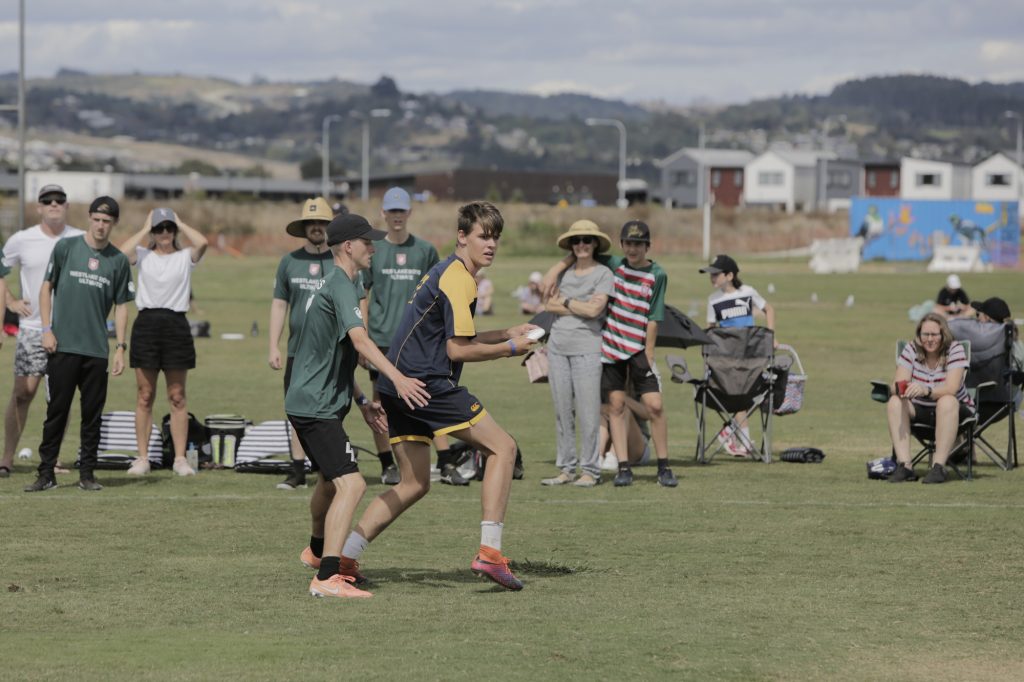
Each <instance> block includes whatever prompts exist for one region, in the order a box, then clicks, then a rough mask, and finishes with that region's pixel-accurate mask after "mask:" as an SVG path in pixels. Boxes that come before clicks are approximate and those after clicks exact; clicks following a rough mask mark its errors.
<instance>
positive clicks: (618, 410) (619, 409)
mask: <svg viewBox="0 0 1024 682" xmlns="http://www.w3.org/2000/svg"><path fill="white" fill-rule="evenodd" d="M606 405H607V407H608V416H610V417H613V418H618V417H621V416H622V415H623V413H624V412H625V411H626V401H625V400H623V399H622V398H620V397H617V396H616V397H611V396H609V398H608V402H607V403H606Z"/></svg>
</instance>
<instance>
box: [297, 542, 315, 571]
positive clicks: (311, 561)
mask: <svg viewBox="0 0 1024 682" xmlns="http://www.w3.org/2000/svg"><path fill="white" fill-rule="evenodd" d="M299 561H301V562H302V565H303V566H305V567H306V568H312V569H313V570H314V571H315V570H317V569H318V568H320V558H319V557H317V556H316V555H315V554H313V550H311V549H310V548H309V547H306V549H304V550H302V554H300V555H299Z"/></svg>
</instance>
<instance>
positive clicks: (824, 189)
mask: <svg viewBox="0 0 1024 682" xmlns="http://www.w3.org/2000/svg"><path fill="white" fill-rule="evenodd" d="M832 121H839V122H840V123H843V124H845V123H846V114H839V115H838V116H826V117H825V120H824V121H822V122H821V151H822V154H821V174H822V175H823V176H824V177H823V178H822V179H821V202H820V204H819V207H820V209H821V210H822V211H828V157H827V156H825V154H826V152H827V151H828V150H826V149H825V142H826V141H827V140H828V128H829V123H831V122H832Z"/></svg>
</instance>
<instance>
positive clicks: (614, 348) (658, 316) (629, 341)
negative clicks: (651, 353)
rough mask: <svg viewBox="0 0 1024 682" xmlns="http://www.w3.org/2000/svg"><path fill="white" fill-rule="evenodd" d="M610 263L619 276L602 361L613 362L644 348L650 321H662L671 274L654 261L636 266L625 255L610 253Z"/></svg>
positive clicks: (610, 303)
mask: <svg viewBox="0 0 1024 682" xmlns="http://www.w3.org/2000/svg"><path fill="white" fill-rule="evenodd" d="M599 260H601V261H602V262H604V260H603V259H599ZM606 264H607V265H608V267H610V268H611V269H612V273H613V274H614V276H615V288H614V290H613V292H612V295H611V297H610V300H609V303H608V316H607V317H606V318H605V322H604V329H603V330H602V332H601V362H603V363H605V364H607V365H610V364H613V363H616V362H619V361H620V360H628V359H629V358H631V357H633V356H634V355H636V354H637V353H640V352H643V350H644V348H645V342H646V340H647V323H648V322H660V321H661V320H662V319H663V318H664V315H665V289H666V288H667V285H668V275H666V274H665V271H664V270H662V269H661V266H660V265H658V264H657V263H655V262H654V261H651V263H650V265H647V266H646V267H643V268H632V267H630V266H629V264H628V263H627V262H626V259H624V258H622V257H621V256H610V257H608V261H607V262H606Z"/></svg>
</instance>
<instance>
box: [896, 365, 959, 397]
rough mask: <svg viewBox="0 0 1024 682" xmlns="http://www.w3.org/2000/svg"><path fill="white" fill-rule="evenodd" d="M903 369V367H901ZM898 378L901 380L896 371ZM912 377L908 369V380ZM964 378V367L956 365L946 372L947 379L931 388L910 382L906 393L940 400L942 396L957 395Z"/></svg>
mask: <svg viewBox="0 0 1024 682" xmlns="http://www.w3.org/2000/svg"><path fill="white" fill-rule="evenodd" d="M901 369H903V368H901ZM896 379H897V381H898V380H899V371H898V370H897V372H896ZM909 379H910V372H909V370H907V377H906V380H909ZM963 380H964V368H963V367H955V368H953V369H951V370H949V371H948V372H947V373H946V380H945V381H944V382H942V383H941V384H939V385H938V386H935V387H934V388H929V387H927V386H925V385H924V384H910V385H909V386H907V392H906V393H904V394H903V395H904V397H906V398H924V399H926V400H938V399H939V398H941V397H942V396H945V395H952V396H955V395H956V394H957V392H958V391H959V390H960V384H961V383H962V382H963Z"/></svg>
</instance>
